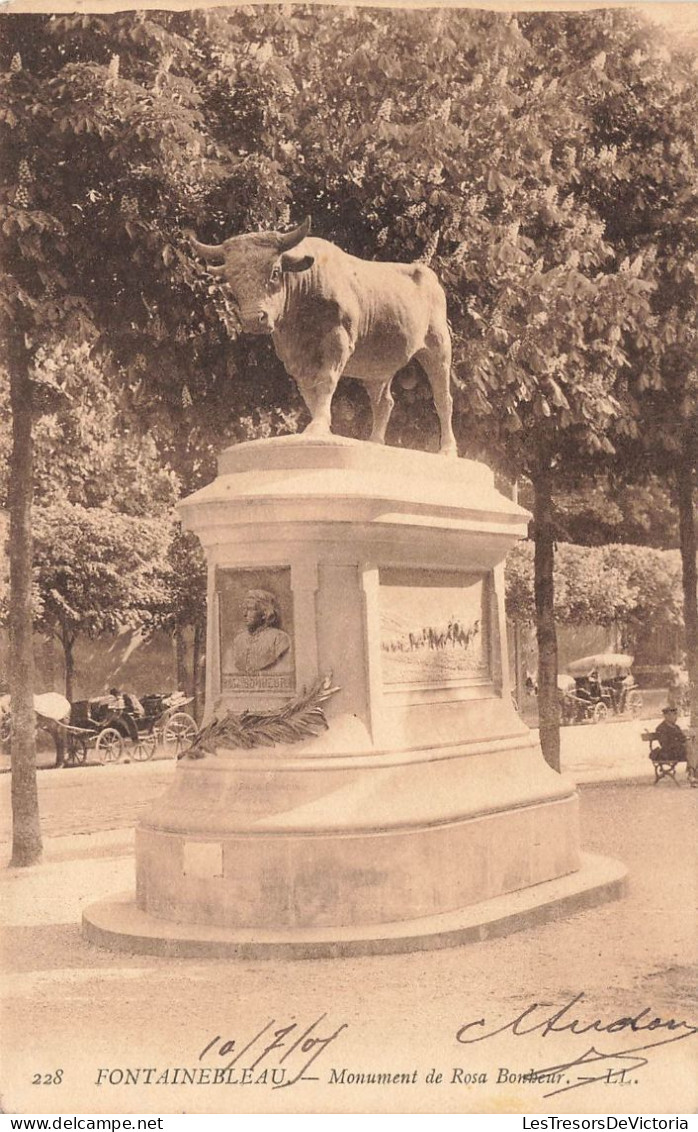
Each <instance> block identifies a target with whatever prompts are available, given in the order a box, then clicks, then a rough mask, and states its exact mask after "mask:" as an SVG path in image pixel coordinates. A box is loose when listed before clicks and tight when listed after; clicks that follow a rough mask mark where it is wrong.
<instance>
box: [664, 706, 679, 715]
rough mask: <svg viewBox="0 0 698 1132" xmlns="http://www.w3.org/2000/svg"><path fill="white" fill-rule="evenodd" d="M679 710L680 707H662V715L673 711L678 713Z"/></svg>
mask: <svg viewBox="0 0 698 1132" xmlns="http://www.w3.org/2000/svg"><path fill="white" fill-rule="evenodd" d="M678 710H679V709H678V708H675V707H665V708H662V715H669V714H671V713H672V712H677V713H678Z"/></svg>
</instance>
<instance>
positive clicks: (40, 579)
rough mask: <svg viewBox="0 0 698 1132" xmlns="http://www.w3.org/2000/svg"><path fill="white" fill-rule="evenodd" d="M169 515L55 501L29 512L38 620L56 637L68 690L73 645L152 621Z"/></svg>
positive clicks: (162, 594)
mask: <svg viewBox="0 0 698 1132" xmlns="http://www.w3.org/2000/svg"><path fill="white" fill-rule="evenodd" d="M169 539H170V523H169V522H168V520H167V518H164V519H160V520H159V521H158V520H154V519H152V518H136V517H134V516H131V515H123V514H119V513H118V512H115V511H110V510H108V509H107V508H105V507H92V508H87V507H82V506H80V505H79V504H67V503H61V504H54V505H53V506H49V507H42V508H40V509H37V511H36V513H35V516H34V543H35V554H34V566H35V575H36V579H37V583H38V591H39V602H40V613H39V617H38V625H39V627H40V628H41V629H43V631H44V632H46V633H48V634H49V635H52V636H54V637H56V638H57V640H59V641H60V643H61V646H62V648H63V653H64V656H65V694H66V697H67V698H68V699H69V700H71V701H72V699H73V677H74V660H73V648H74V645H75V642H76V640H77V638H78V636H86V637H92V638H94V637H97V636H100V635H101V634H103V633H113V632H116V631H117V630H118V629H120V628H121V627H123V626H125V625H130V626H132V627H133V628H143V627H147V626H148V625H149V624H150V625H152V624H154V623H155V621H156V619H157V617H158V614H159V610H160V609H161V607H162V606H163V604H164V602H165V600H166V590H165V585H166V581H165V570H166V557H165V556H166V553H167V547H168V543H169Z"/></svg>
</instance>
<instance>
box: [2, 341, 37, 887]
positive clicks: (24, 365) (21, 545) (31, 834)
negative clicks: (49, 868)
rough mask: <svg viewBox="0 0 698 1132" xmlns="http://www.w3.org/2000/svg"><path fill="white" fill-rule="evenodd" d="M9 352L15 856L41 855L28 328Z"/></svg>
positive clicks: (27, 859)
mask: <svg viewBox="0 0 698 1132" xmlns="http://www.w3.org/2000/svg"><path fill="white" fill-rule="evenodd" d="M8 353H9V354H10V356H9V359H8V360H9V369H10V404H11V406H12V455H11V457H10V490H9V495H10V615H9V630H10V634H9V635H10V696H11V697H12V748H11V751H12V790H11V793H12V859H11V861H10V865H11V866H23V865H33V864H34V863H35V862H36V861H38V860H39V859H40V857H41V851H42V844H41V827H40V824H39V798H38V791H37V782H36V730H35V716H34V639H33V638H34V633H33V625H32V552H33V548H32V527H31V510H32V496H33V482H32V481H33V457H34V454H33V447H32V391H31V384H30V380H29V359H28V355H27V349H26V345H25V338H24V330H23V328H22V327H21V326H18V327H15V330H14V333H13V334H12V347H11V349H10V351H8Z"/></svg>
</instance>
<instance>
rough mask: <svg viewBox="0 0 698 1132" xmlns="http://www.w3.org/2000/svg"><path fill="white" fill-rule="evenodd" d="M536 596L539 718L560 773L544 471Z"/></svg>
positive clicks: (542, 474) (537, 503)
mask: <svg viewBox="0 0 698 1132" xmlns="http://www.w3.org/2000/svg"><path fill="white" fill-rule="evenodd" d="M533 492H534V502H533V526H534V539H535V551H534V560H533V562H534V575H533V576H534V593H535V602H536V636H537V638H538V718H539V726H540V744H541V747H542V750H543V755H544V757H545V760H546V762H547V763H549V764H550V766H551V767H552V768H553V770H557V771H559V770H560V711H559V706H558V695H557V632H556V630H555V610H554V596H555V587H554V581H553V565H554V554H555V551H554V542H555V540H554V537H553V499H552V473H551V469H550V467H549V466H546V467H541V468H540V469H539V470H538V472H537V473H536V475H535V476H534V477H533Z"/></svg>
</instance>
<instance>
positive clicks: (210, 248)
mask: <svg viewBox="0 0 698 1132" xmlns="http://www.w3.org/2000/svg"><path fill="white" fill-rule="evenodd" d="M184 235H185V236H186V237H187V239H188V240H189V243H190V244H191V246H192V247H193V249H194V251H195V252H196V254H197V255H198V256H201V258H202V259H205V260H206V261H207V262H208V263H224V262H225V251H224V249H223V245H222V244H201V243H199V241H198V240H197V238H196V236H195V235H194V233H193V232H192V230H191V228H186V229H185V230H184Z"/></svg>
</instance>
